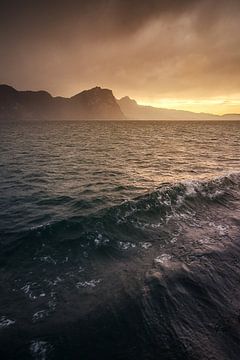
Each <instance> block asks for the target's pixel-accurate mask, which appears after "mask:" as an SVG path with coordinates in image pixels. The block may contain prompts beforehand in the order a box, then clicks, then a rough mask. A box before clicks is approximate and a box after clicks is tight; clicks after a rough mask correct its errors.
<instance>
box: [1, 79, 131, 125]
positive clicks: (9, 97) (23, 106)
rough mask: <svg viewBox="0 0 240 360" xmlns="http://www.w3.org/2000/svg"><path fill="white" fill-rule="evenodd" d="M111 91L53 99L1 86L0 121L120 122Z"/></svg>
mask: <svg viewBox="0 0 240 360" xmlns="http://www.w3.org/2000/svg"><path fill="white" fill-rule="evenodd" d="M122 119H125V116H124V114H123V112H122V111H121V109H120V106H119V104H118V103H117V101H116V99H115V98H114V96H113V93H112V91H111V90H108V89H102V88H100V87H96V88H93V89H91V90H86V91H83V92H81V93H79V94H77V95H75V96H73V97H71V98H63V97H52V96H51V95H50V94H49V93H47V92H46V91H36V92H34V91H17V90H15V89H14V88H12V87H10V86H8V85H0V120H122Z"/></svg>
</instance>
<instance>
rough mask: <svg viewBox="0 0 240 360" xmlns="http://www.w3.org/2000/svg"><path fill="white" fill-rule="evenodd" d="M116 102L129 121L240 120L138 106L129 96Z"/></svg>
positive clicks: (237, 116)
mask: <svg viewBox="0 0 240 360" xmlns="http://www.w3.org/2000/svg"><path fill="white" fill-rule="evenodd" d="M117 101H118V104H119V105H120V107H121V109H122V111H123V113H124V114H125V115H126V117H127V118H128V119H129V120H130V119H131V120H240V114H224V115H215V114H210V113H204V112H201V113H195V112H191V111H186V110H177V109H166V108H157V107H153V106H149V105H139V104H138V103H137V101H136V100H134V99H131V98H130V97H129V96H124V97H122V98H121V99H119V100H117Z"/></svg>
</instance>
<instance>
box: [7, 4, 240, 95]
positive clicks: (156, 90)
mask: <svg viewBox="0 0 240 360" xmlns="http://www.w3.org/2000/svg"><path fill="white" fill-rule="evenodd" d="M239 16H240V1H239V0H218V1H216V0H148V1H139V0H138V1H137V0H128V1H127V0H80V1H71V0H70V1H55V0H52V1H38V0H35V1H27V0H22V1H16V0H15V1H1V3H0V43H1V47H0V59H1V60H0V61H1V67H0V82H7V83H10V84H13V85H15V86H16V87H18V88H46V89H48V90H50V91H51V92H53V93H55V94H64V95H69V94H70V93H73V92H74V91H77V90H81V89H82V88H85V87H91V86H94V85H95V84H99V85H102V86H107V87H111V88H113V89H114V90H115V92H117V94H119V95H124V94H129V95H132V96H136V97H138V98H146V97H148V98H151V97H154V98H155V99H156V98H161V97H164V96H165V97H166V96H168V97H175V98H176V97H178V96H182V97H184V96H186V97H187V96H200V97H201V96H204V95H206V96H215V95H216V96H218V95H222V96H224V94H225V95H226V96H230V95H231V94H237V93H239V92H240V91H239V84H240V70H239V60H240V50H239V48H240V31H239ZM179 94H180V95H179Z"/></svg>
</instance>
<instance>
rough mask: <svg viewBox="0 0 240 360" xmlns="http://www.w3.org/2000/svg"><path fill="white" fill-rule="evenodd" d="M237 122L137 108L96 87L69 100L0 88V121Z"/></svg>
mask: <svg viewBox="0 0 240 360" xmlns="http://www.w3.org/2000/svg"><path fill="white" fill-rule="evenodd" d="M16 119H18V120H37V119H38V120H240V114H224V115H215V114H208V113H203V112H202V113H195V112H191V111H185V110H176V109H165V108H157V107H152V106H146V105H139V104H138V103H137V101H136V100H134V99H131V98H130V97H129V96H124V97H123V98H121V99H117V98H115V97H114V95H113V92H112V90H110V89H105V88H101V87H99V86H96V87H94V88H92V89H89V90H83V91H81V92H79V93H77V94H75V95H73V96H71V97H69V98H66V97H62V96H55V97H54V96H52V95H51V94H50V93H49V92H47V91H45V90H39V91H31V90H25V91H18V90H16V89H15V88H14V87H12V86H9V85H6V84H2V85H0V120H2V121H3V120H16Z"/></svg>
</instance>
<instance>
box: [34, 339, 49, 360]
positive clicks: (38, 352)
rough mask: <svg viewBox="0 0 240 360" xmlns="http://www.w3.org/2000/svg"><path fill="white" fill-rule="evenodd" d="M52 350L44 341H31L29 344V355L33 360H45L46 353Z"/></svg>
mask: <svg viewBox="0 0 240 360" xmlns="http://www.w3.org/2000/svg"><path fill="white" fill-rule="evenodd" d="M51 349H52V345H50V344H48V343H47V342H46V341H40V340H33V341H32V342H31V344H30V353H31V355H32V356H33V358H34V359H37V360H46V359H47V353H48V352H49V350H51Z"/></svg>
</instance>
